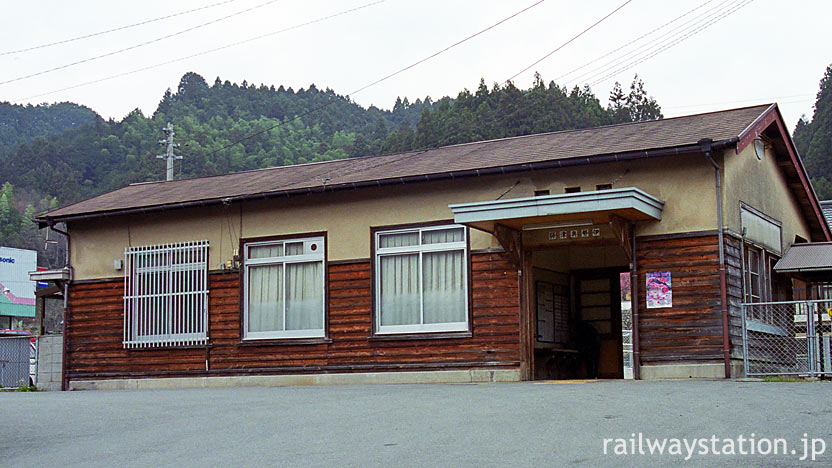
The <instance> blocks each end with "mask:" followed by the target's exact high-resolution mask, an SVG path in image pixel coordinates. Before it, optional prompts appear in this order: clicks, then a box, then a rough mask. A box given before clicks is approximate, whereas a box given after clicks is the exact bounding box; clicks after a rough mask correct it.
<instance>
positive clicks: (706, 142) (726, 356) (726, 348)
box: [699, 138, 731, 379]
mask: <svg viewBox="0 0 832 468" xmlns="http://www.w3.org/2000/svg"><path fill="white" fill-rule="evenodd" d="M712 143H713V140H711V139H710V138H703V139H701V140H699V147H700V148H701V151H702V152H703V153H705V157H706V158H708V161H710V163H711V165H713V166H714V174H715V176H716V223H717V234H716V235H717V242H718V243H719V292H720V299H721V301H720V302H721V303H722V355H723V360H724V362H725V378H726V379H730V378H731V341H730V338H729V335H728V288H727V287H726V281H725V239H724V238H723V233H722V231H723V220H722V171H721V170H720V168H719V164H717V163H716V161H714V158H713V157H711V145H712Z"/></svg>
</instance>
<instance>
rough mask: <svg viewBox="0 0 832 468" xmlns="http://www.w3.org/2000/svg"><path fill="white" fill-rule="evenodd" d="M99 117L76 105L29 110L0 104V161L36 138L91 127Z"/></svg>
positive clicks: (60, 105) (89, 110)
mask: <svg viewBox="0 0 832 468" xmlns="http://www.w3.org/2000/svg"><path fill="white" fill-rule="evenodd" d="M96 117H98V115H97V114H96V113H95V112H94V111H93V110H92V109H89V108H87V107H84V106H79V105H78V104H72V103H70V102H61V103H58V104H50V105H40V106H32V105H31V104H29V105H26V106H20V105H13V104H9V103H7V102H0V157H3V156H5V155H7V154H9V153H11V152H13V151H14V150H16V149H17V147H18V146H20V145H21V144H22V143H28V142H30V141H32V140H34V139H35V138H37V137H49V136H52V135H56V134H59V133H63V132H65V131H67V130H70V129H73V128H78V127H80V126H82V125H84V124H88V123H91V122H92V121H93V120H95V119H96Z"/></svg>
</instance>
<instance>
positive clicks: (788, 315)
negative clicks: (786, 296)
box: [742, 300, 832, 377]
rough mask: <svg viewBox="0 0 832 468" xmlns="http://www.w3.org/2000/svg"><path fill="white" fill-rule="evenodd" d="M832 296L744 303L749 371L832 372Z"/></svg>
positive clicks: (748, 373) (757, 372)
mask: <svg viewBox="0 0 832 468" xmlns="http://www.w3.org/2000/svg"><path fill="white" fill-rule="evenodd" d="M831 313H832V300H815V301H791V302H764V303H750V304H742V338H743V358H744V364H745V374H746V375H748V376H761V375H804V376H809V377H814V376H820V375H832V359H830V335H832V330H830V324H832V316H830V314H831Z"/></svg>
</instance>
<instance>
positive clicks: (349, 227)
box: [69, 155, 716, 280]
mask: <svg viewBox="0 0 832 468" xmlns="http://www.w3.org/2000/svg"><path fill="white" fill-rule="evenodd" d="M609 183H612V184H613V186H614V187H615V188H623V187H638V188H640V189H642V190H644V191H645V192H647V193H649V194H651V195H653V196H655V197H658V198H659V199H661V200H663V201H665V202H666V204H665V209H664V215H663V219H662V221H661V222H657V221H651V222H644V223H642V224H641V225H640V226H639V227H638V234H639V235H652V234H665V233H675V232H691V231H703V230H713V229H716V221H715V220H716V216H715V211H716V210H715V205H716V198H715V195H714V181H713V169H712V167H711V166H710V165H709V164H707V163H706V162H705V161H704V158H703V157H702V156H696V155H691V156H684V157H668V158H658V159H650V160H640V161H631V162H623V163H610V164H599V165H590V166H581V167H571V168H564V169H553V170H547V171H538V172H529V173H521V174H512V175H505V176H489V177H479V178H469V179H462V180H455V181H444V182H430V183H423V184H412V185H401V186H388V187H380V188H374V189H361V190H355V191H343V192H336V193H334V194H333V193H329V194H318V195H309V196H299V197H293V198H277V199H273V200H265V201H258V202H250V203H246V204H244V205H243V206H242V207H241V206H240V205H239V204H236V205H231V206H214V207H209V208H199V209H183V210H176V211H169V212H160V213H156V214H145V215H135V216H120V217H110V218H107V219H105V220H99V221H95V222H78V223H71V224H70V226H69V229H70V233H71V236H72V237H71V255H72V256H71V262H72V265H73V267H74V270H75V271H74V275H75V276H74V277H75V279H77V280H86V279H95V278H109V277H117V276H121V275H122V274H123V273H122V272H119V271H116V270H114V269H113V260H115V259H121V258H123V257H124V248H125V247H127V246H131V245H132V246H136V245H149V244H160V243H167V242H181V241H189V240H200V239H207V240H208V241H209V242H210V246H211V247H210V253H209V257H210V268H211V269H219V268H221V266H222V264H223V263H224V262H226V261H228V260H230V259H231V257H232V255H233V253H234V249H237V248H238V246H239V239H240V238H241V237H242V238H252V237H261V236H274V235H283V234H295V233H308V232H317V231H326V232H327V236H328V245H327V254H328V259H329V260H330V261H336V260H350V259H362V258H369V257H370V227H371V226H386V225H396V224H405V223H418V222H427V221H434V220H449V219H452V218H453V214H452V212H451V210H450V209H449V208H448V205H449V204H453V203H464V202H473V201H487V200H495V199H497V198H498V197H500V196H501V195H502V198H503V199H506V198H520V197H528V196H532V195H533V194H534V191H535V190H544V189H548V190H550V193H551V194H559V193H563V191H564V188H565V187H573V186H580V187H581V189H582V191H592V190H595V186H596V185H598V184H609ZM497 246H498V244H497V243H496V241H495V240H494V239H493V238H492V236H491V235H489V234H486V233H482V232H480V231H476V230H471V247H472V248H473V249H483V248H490V247H497Z"/></svg>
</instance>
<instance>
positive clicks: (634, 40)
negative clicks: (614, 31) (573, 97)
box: [554, 0, 714, 82]
mask: <svg viewBox="0 0 832 468" xmlns="http://www.w3.org/2000/svg"><path fill="white" fill-rule="evenodd" d="M713 1H714V0H707V1H706V2H705V3H702V4H700V5H699V6H697V7H696V8H693V9H691V10H688V11H687V12H685V13H683V14H681V15H680V16H677V17H676V18H673V19H672V20H670V21H668V22H667V23H664V24H663V25H661V26H659V27H657V28H655V29H653V30H652V31H650V32H648V33H646V34H642V35H641V36H639V37H637V38H635V39H633V40H632V41H630V42H628V43H626V44H624V45H622V46H620V47H618V48H617V49H613V50H611V51H609V52H607V53H606V54H604V55H601V56H599V57H596V58H594V59H592V60H590V61H589V62H586V63H585V64H583V65H581V66H580V67H577V68H574V69H572V70H570V71H568V72H566V73H564V74H562V75H560V76H558V77H556V78H555V80H554V81H555V82H557V81H559V80H560V79H561V78H564V77H567V76H569V75H571V74H572V73H575V72H576V71H578V70H582V69H584V68H586V67H588V66H590V65H592V64H593V63H595V62H597V61H599V60H601V59H603V58H606V57H609V56H610V55H612V54H614V53H616V52H618V51H619V50H621V49H624V48H625V47H627V46H630V45H632V44H634V43H636V42H638V41H640V40H642V39H644V38H645V37H647V36H649V35H651V34H653V33H654V32H656V31H659V30H661V29H664V28H665V27H667V26H670V25H671V24H673V23H675V22H676V21H678V20H680V19H682V18H683V17H685V16H687V15H689V14H691V13H693V12H694V11H696V10H698V9H700V8H702V7H703V6H705V5H707V4H709V3H711V2H713Z"/></svg>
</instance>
